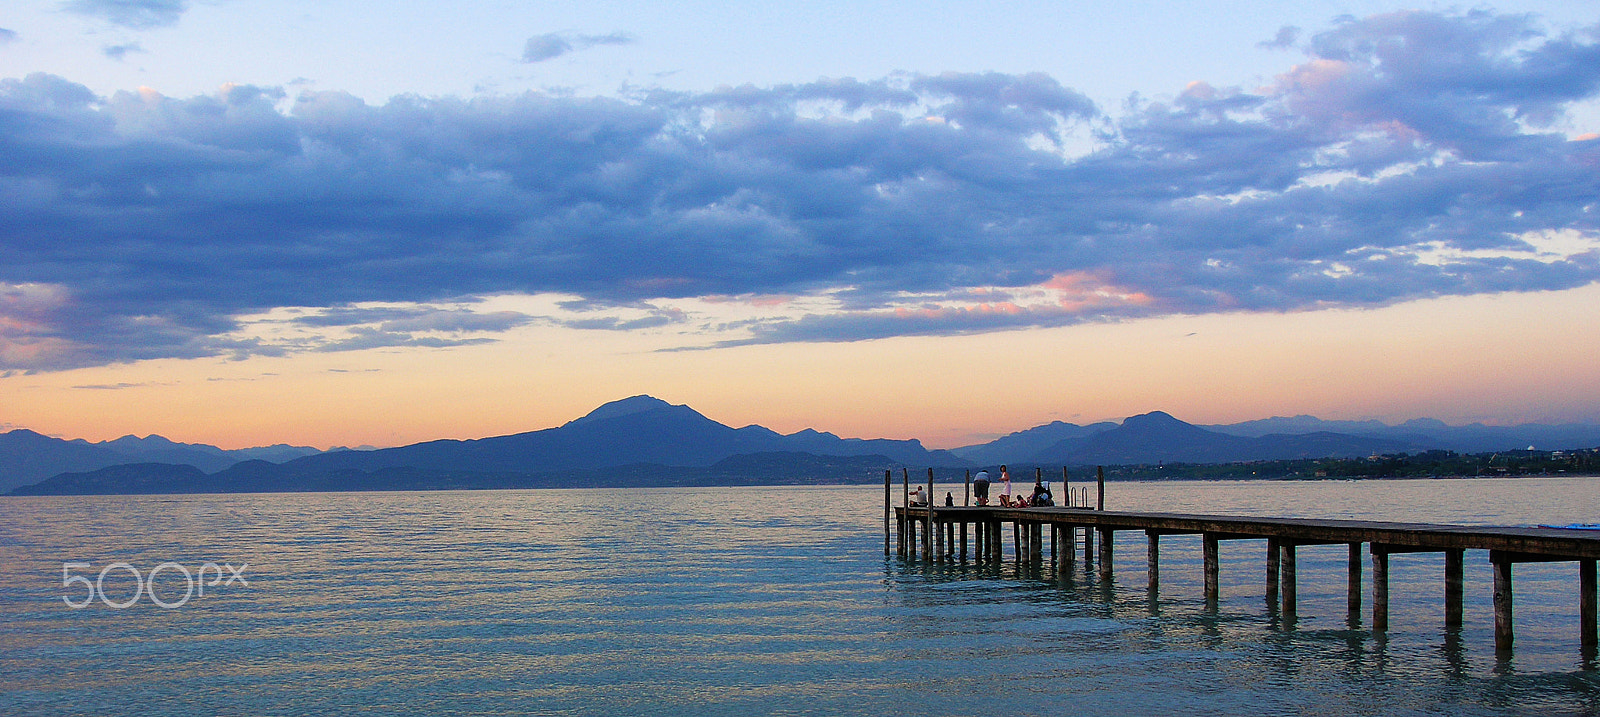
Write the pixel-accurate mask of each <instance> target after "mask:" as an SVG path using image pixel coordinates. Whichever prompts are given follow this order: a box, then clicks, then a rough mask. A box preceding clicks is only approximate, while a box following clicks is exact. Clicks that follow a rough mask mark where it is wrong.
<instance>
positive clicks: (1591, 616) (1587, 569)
mask: <svg viewBox="0 0 1600 717" xmlns="http://www.w3.org/2000/svg"><path fill="white" fill-rule="evenodd" d="M1578 583H1579V586H1578V615H1579V619H1578V623H1579V625H1580V629H1581V630H1582V632H1583V637H1582V641H1583V650H1584V653H1585V655H1586V656H1587V657H1588V658H1589V659H1593V657H1594V653H1595V652H1596V650H1597V649H1600V631H1597V629H1596V628H1597V627H1600V608H1597V606H1596V605H1595V597H1596V595H1595V561H1593V560H1579V561H1578Z"/></svg>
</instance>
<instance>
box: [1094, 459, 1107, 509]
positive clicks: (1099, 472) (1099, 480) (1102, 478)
mask: <svg viewBox="0 0 1600 717" xmlns="http://www.w3.org/2000/svg"><path fill="white" fill-rule="evenodd" d="M1094 479H1095V483H1096V485H1098V486H1099V487H1100V498H1099V500H1096V501H1095V508H1094V509H1095V510H1105V509H1106V468H1105V466H1096V467H1095V469H1094Z"/></svg>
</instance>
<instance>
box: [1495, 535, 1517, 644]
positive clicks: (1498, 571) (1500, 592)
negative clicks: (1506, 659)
mask: <svg viewBox="0 0 1600 717" xmlns="http://www.w3.org/2000/svg"><path fill="white" fill-rule="evenodd" d="M1489 562H1490V563H1492V564H1493V565H1494V649H1495V652H1499V653H1506V652H1510V651H1511V643H1512V641H1513V639H1514V635H1513V631H1512V627H1511V613H1512V610H1511V602H1512V600H1511V556H1509V555H1505V554H1503V553H1501V552H1500V551H1498V550H1491V551H1489Z"/></svg>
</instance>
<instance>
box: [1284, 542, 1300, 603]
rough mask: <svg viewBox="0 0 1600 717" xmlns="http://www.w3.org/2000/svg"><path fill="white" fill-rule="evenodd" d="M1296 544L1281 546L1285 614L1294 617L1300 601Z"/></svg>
mask: <svg viewBox="0 0 1600 717" xmlns="http://www.w3.org/2000/svg"><path fill="white" fill-rule="evenodd" d="M1295 547H1296V546H1295V544H1294V543H1292V542H1285V543H1283V544H1282V545H1281V546H1280V549H1281V550H1282V551H1283V557H1282V558H1280V560H1281V561H1282V563H1283V565H1282V570H1283V572H1282V576H1283V585H1282V591H1283V614H1285V615H1293V614H1295V610H1296V608H1297V603H1298V601H1299V590H1298V587H1299V585H1298V580H1297V578H1296V576H1295Z"/></svg>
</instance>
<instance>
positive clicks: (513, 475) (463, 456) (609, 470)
mask: <svg viewBox="0 0 1600 717" xmlns="http://www.w3.org/2000/svg"><path fill="white" fill-rule="evenodd" d="M896 464H908V465H916V466H950V465H963V464H964V462H963V461H962V460H961V459H960V458H958V457H956V456H955V455H953V454H950V453H948V452H945V451H929V450H927V449H926V448H924V447H923V446H922V444H921V442H919V441H915V440H907V441H896V440H881V439H880V440H864V439H846V438H840V437H838V436H835V435H833V434H831V433H820V432H817V431H815V430H806V431H800V432H798V433H794V434H791V435H787V436H785V435H782V434H779V433H777V432H775V431H772V430H770V429H767V428H763V427H761V426H746V427H744V428H732V427H729V426H726V425H723V424H721V423H718V422H716V421H713V420H711V419H709V418H706V417H705V416H703V415H701V414H700V413H699V412H697V411H695V410H694V409H692V408H689V407H688V406H682V405H673V404H669V403H667V402H665V401H662V400H660V399H656V398H652V397H649V396H634V397H631V398H626V399H622V400H620V401H613V402H611V403H607V404H605V405H602V406H600V407H599V408H596V409H595V410H594V411H591V412H590V413H589V414H587V415H585V416H583V417H581V418H577V419H574V420H572V421H569V422H567V423H566V424H564V425H562V426H559V427H556V428H549V429H544V430H540V431H531V432H527V433H518V434H514V435H507V436H495V437H491V438H480V439H476V440H465V441H462V440H439V441H428V442H425V443H417V444H413V445H409V446H401V447H397V448H386V449H380V450H371V451H336V452H328V453H319V454H316V455H311V456H305V457H301V458H296V459H294V460H291V461H287V462H284V463H282V464H273V463H268V462H265V461H248V462H244V463H238V464H235V465H233V466H231V467H229V468H226V469H224V470H221V471H216V472H213V473H210V474H206V473H205V472H203V471H202V472H200V474H199V475H197V474H196V471H195V470H192V469H191V466H189V465H174V464H159V463H142V464H140V465H137V466H118V467H116V468H114V469H111V468H108V469H105V470H100V471H94V470H80V471H76V472H71V473H65V474H62V475H57V476H55V477H52V478H51V479H49V480H47V481H44V482H43V483H41V484H40V485H38V486H33V487H29V488H28V489H25V490H23V491H21V492H23V493H30V494H37V493H52V494H80V493H97V492H98V493H117V492H235V491H248V492H259V491H274V490H374V489H391V488H407V489H431V488H442V487H466V488H471V487H536V486H542V485H548V484H563V485H571V484H573V483H572V482H571V481H573V480H593V481H595V482H596V483H598V484H608V483H614V482H615V481H616V480H620V479H621V478H622V477H624V476H628V475H634V476H635V478H632V479H630V480H635V482H634V483H633V484H635V485H639V484H644V483H641V482H637V481H639V480H644V478H643V477H642V476H639V475H637V473H636V471H637V470H638V467H640V466H648V471H649V472H650V475H651V476H653V478H651V479H650V480H653V481H654V484H671V485H696V484H702V483H704V482H705V481H708V480H721V481H724V482H725V481H727V480H737V479H739V478H740V476H745V477H747V478H749V479H758V480H760V481H763V482H784V481H800V482H807V481H810V482H815V481H816V480H817V479H818V478H819V477H821V476H833V477H834V478H833V480H834V481H837V479H838V478H839V477H841V476H846V475H855V474H862V475H865V473H864V471H867V470H868V466H870V467H871V470H873V471H878V470H883V469H884V468H887V467H889V466H891V465H896ZM730 465H731V466H734V468H729V467H728V466H730ZM719 466H721V467H719ZM630 471H634V473H630ZM118 486H122V488H119V487H118Z"/></svg>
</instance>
